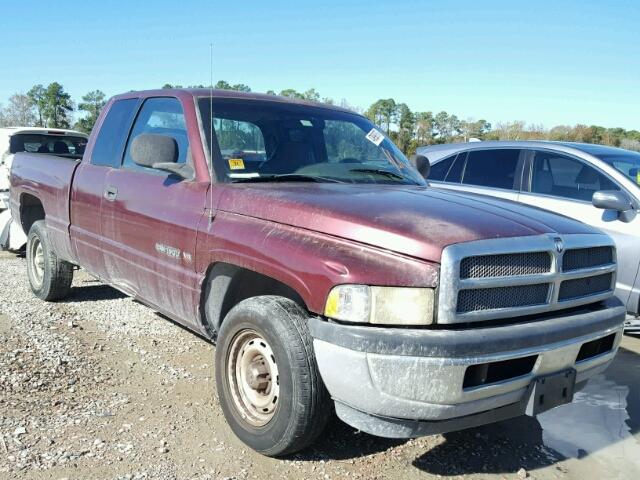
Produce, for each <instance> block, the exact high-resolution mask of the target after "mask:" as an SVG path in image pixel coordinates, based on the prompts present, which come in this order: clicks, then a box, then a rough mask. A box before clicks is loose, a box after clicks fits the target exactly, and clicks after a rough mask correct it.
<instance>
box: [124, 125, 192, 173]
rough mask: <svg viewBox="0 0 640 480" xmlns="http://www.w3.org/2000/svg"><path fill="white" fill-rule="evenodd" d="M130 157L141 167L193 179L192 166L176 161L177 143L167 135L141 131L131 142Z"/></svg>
mask: <svg viewBox="0 0 640 480" xmlns="http://www.w3.org/2000/svg"><path fill="white" fill-rule="evenodd" d="M130 153H131V158H132V159H133V161H134V162H135V163H136V165H140V166H141V167H147V168H155V169H156V170H165V171H167V172H171V173H174V174H176V175H178V176H179V177H182V178H184V179H187V180H191V179H193V175H194V172H193V168H192V167H191V165H187V164H185V163H176V162H177V161H178V143H177V142H176V140H175V138H173V137H169V136H167V135H158V134H154V133H143V134H141V135H138V136H137V137H136V138H134V139H133V142H132V143H131V150H130Z"/></svg>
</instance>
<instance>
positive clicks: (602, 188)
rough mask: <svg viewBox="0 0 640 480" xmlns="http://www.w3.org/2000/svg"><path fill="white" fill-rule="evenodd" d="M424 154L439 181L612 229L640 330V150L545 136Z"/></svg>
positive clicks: (621, 280)
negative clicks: (560, 140) (533, 139)
mask: <svg viewBox="0 0 640 480" xmlns="http://www.w3.org/2000/svg"><path fill="white" fill-rule="evenodd" d="M417 153H418V154H419V155H423V156H425V157H427V159H428V160H429V163H430V164H431V169H430V173H429V180H430V181H431V182H432V183H433V186H436V187H441V188H446V189H449V190H462V191H466V192H473V193H479V194H483V195H491V196H494V197H500V198H505V199H509V200H513V201H516V202H520V203H526V204H529V205H533V206H536V207H540V208H543V209H546V210H550V211H552V212H555V213H559V214H562V215H566V216H567V217H571V218H574V219H576V220H580V221H582V222H584V223H587V224H589V225H592V226H594V227H597V228H599V229H601V230H602V231H604V232H605V233H607V234H609V235H610V236H611V237H612V238H613V239H614V241H615V243H616V247H617V254H618V277H617V285H616V295H617V296H618V297H619V298H620V299H621V300H622V301H623V302H624V304H625V305H626V306H627V312H628V315H629V316H628V320H627V331H634V330H636V331H640V273H639V269H640V215H638V209H639V208H640V153H636V152H631V151H628V150H623V149H620V148H613V147H606V146H602V145H591V144H584V143H569V142H542V141H538V142H533V141H528V142H524V141H522V142H516V141H504V142H476V143H459V144H448V145H434V146H428V147H421V148H419V149H418V152H417ZM597 253H598V252H596V251H594V252H593V254H594V256H595V255H597ZM594 261H595V260H594Z"/></svg>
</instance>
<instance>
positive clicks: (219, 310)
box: [200, 262, 308, 339]
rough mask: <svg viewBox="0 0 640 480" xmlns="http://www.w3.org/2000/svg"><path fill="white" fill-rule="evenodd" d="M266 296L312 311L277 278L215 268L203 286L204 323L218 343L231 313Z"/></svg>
mask: <svg viewBox="0 0 640 480" xmlns="http://www.w3.org/2000/svg"><path fill="white" fill-rule="evenodd" d="M262 295H277V296H280V297H283V298H288V299H290V300H292V301H294V302H296V303H297V304H298V305H300V306H301V307H302V308H304V309H305V310H307V311H308V307H307V305H306V303H305V301H304V299H303V296H302V295H301V294H300V293H299V292H298V291H296V290H295V289H294V288H292V287H291V286H289V285H287V284H286V283H284V282H282V281H280V280H278V279H276V278H273V277H271V276H269V275H265V274H263V273H260V272H257V271H255V270H251V269H248V268H244V267H240V266H237V265H234V264H231V263H226V262H217V263H214V264H211V265H210V266H209V268H208V269H207V273H206V275H205V278H204V281H203V284H202V291H201V298H200V312H201V314H200V322H201V323H202V326H203V327H204V329H205V331H206V332H207V334H208V335H209V336H210V337H211V338H212V339H216V338H217V334H218V332H219V331H220V326H221V325H222V321H223V320H224V317H225V316H226V315H227V313H229V310H231V309H232V308H233V307H234V306H235V305H237V304H238V303H240V302H241V301H243V300H246V299H248V298H253V297H257V296H262Z"/></svg>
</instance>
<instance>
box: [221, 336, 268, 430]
mask: <svg viewBox="0 0 640 480" xmlns="http://www.w3.org/2000/svg"><path fill="white" fill-rule="evenodd" d="M227 380H228V382H229V386H230V389H231V396H232V398H233V402H234V404H235V407H236V410H237V411H238V412H239V413H240V415H241V416H242V418H243V419H244V420H245V421H247V423H249V424H250V425H252V426H254V427H262V426H264V425H266V424H267V423H269V422H270V421H271V419H272V418H273V416H274V415H275V412H276V409H277V406H278V398H279V396H280V378H279V373H278V365H277V364H276V359H275V355H274V354H273V350H272V349H271V347H270V346H269V344H268V343H267V341H266V340H265V339H264V338H263V337H262V336H261V335H260V334H259V333H258V332H256V331H255V330H251V329H246V330H242V331H240V332H239V333H238V334H237V335H236V336H235V338H234V339H233V341H232V342H231V348H230V349H229V357H228V368H227Z"/></svg>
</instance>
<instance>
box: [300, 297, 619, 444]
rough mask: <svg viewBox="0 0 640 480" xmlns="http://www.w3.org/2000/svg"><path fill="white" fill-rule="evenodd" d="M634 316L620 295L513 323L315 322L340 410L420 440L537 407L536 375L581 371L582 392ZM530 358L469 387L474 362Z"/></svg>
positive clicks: (363, 424)
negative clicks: (521, 369) (406, 325)
mask: <svg viewBox="0 0 640 480" xmlns="http://www.w3.org/2000/svg"><path fill="white" fill-rule="evenodd" d="M624 318H625V309H624V307H623V305H622V303H621V302H620V301H619V300H617V299H615V298H611V299H609V300H607V301H605V302H602V303H599V304H597V305H594V306H589V307H585V308H583V309H580V310H579V311H575V310H574V311H572V312H571V313H566V312H564V314H563V312H559V313H556V314H553V315H550V316H548V317H545V318H543V319H537V320H535V321H529V322H526V323H519V324H512V325H505V326H491V327H481V326H474V327H471V328H464V329H460V328H459V327H458V328H456V329H400V328H378V327H371V326H354V325H343V324H337V323H330V322H327V321H325V320H321V319H317V318H316V319H311V320H310V324H309V326H310V330H311V334H312V336H313V337H314V350H315V354H316V358H317V361H318V366H319V369H320V374H321V375H322V378H323V380H324V383H325V385H326V386H327V389H328V390H329V392H330V394H331V396H332V397H333V399H334V401H335V402H336V411H337V413H338V415H339V416H340V417H341V418H342V419H343V420H344V421H345V422H346V423H349V424H351V425H352V426H354V427H356V428H359V429H361V430H363V431H366V432H369V433H372V434H375V435H379V436H386V437H415V436H420V435H426V434H433V433H442V432H446V431H452V430H460V429H464V428H468V427H472V426H477V425H481V424H484V423H491V422H494V421H497V420H501V419H504V418H510V417H514V416H518V415H521V414H524V413H527V403H528V401H529V400H530V396H531V394H532V388H533V385H534V384H535V383H536V379H537V378H540V377H544V376H547V375H550V374H556V373H558V372H565V371H566V372H572V375H575V377H572V379H571V381H572V386H571V392H572V391H573V385H577V386H578V387H580V386H581V385H582V384H584V383H585V382H586V381H587V380H588V379H589V378H590V377H592V376H593V375H595V374H597V373H599V372H602V371H603V370H604V369H606V367H607V366H608V365H609V363H610V362H611V360H612V359H613V357H614V356H615V353H616V351H617V348H618V345H619V343H620V339H621V336H622V329H623V323H624ZM605 337H606V338H608V339H609V340H612V342H611V343H610V345H609V346H608V347H607V350H605V351H602V352H598V353H596V354H593V355H590V356H589V355H588V353H589V352H588V351H587V355H586V356H585V354H584V353H583V351H584V350H585V349H582V347H583V345H585V344H587V343H589V342H592V343H591V344H590V345H592V344H593V343H594V341H597V339H604V338H605ZM602 343H604V342H602ZM585 348H587V347H585ZM581 349H582V350H581ZM587 350H588V348H587ZM579 355H580V356H581V357H580V359H578V358H579V357H578V356H579ZM525 357H528V358H532V357H534V360H531V361H532V362H534V363H533V366H532V368H531V370H530V371H528V372H527V373H525V374H518V375H517V376H513V377H508V378H504V379H501V380H500V381H493V382H487V383H484V384H480V385H474V386H471V387H468V386H466V385H467V384H466V383H465V382H466V380H465V373H466V371H467V368H468V367H470V366H474V365H480V364H493V363H494V362H500V364H499V365H502V366H504V365H507V367H506V368H507V373H508V368H509V367H508V365H509V360H515V359H523V358H525ZM502 362H505V363H502ZM503 373H504V372H503ZM552 393H553V392H550V394H552ZM570 400H571V398H568V399H567V401H570ZM534 413H536V412H534Z"/></svg>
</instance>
